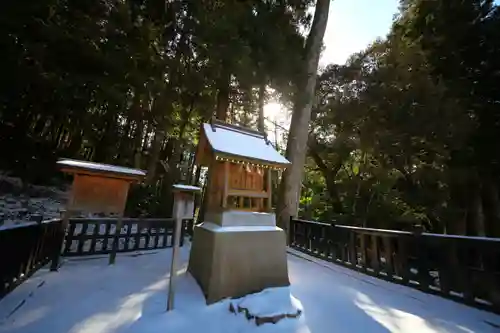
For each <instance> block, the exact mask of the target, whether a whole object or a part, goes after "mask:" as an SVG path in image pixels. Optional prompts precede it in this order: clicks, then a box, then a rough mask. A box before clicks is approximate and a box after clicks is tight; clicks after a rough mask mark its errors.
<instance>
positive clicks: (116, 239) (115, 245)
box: [109, 216, 122, 265]
mask: <svg viewBox="0 0 500 333" xmlns="http://www.w3.org/2000/svg"><path fill="white" fill-rule="evenodd" d="M121 229H122V217H121V216H119V217H118V220H117V221H116V227H115V234H114V237H113V241H112V242H113V243H112V245H111V252H110V254H109V264H110V265H113V264H114V263H115V260H116V253H117V252H118V249H119V244H118V242H119V240H120V233H121Z"/></svg>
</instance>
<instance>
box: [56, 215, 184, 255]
mask: <svg viewBox="0 0 500 333" xmlns="http://www.w3.org/2000/svg"><path fill="white" fill-rule="evenodd" d="M188 221H189V220H183V225H182V229H181V230H182V232H181V244H180V245H181V246H182V245H183V243H184V236H185V234H186V231H187V227H186V225H188ZM117 222H118V219H116V218H72V219H69V228H68V233H67V235H66V239H65V245H64V251H63V255H64V256H82V255H94V254H108V253H111V251H112V246H113V242H114V241H115V239H117V240H118V246H117V248H116V252H130V251H138V250H153V249H159V248H167V247H172V246H173V235H174V232H175V220H174V219H173V218H152V219H150V218H147V219H139V218H124V219H122V227H121V229H120V231H119V234H118V235H116V234H115V233H116V225H117Z"/></svg>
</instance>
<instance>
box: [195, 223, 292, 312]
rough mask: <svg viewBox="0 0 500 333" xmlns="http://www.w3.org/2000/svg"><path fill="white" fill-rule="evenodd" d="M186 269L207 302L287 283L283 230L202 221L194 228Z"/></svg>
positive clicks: (288, 282)
mask: <svg viewBox="0 0 500 333" xmlns="http://www.w3.org/2000/svg"><path fill="white" fill-rule="evenodd" d="M188 271H189V272H190V273H191V275H192V276H193V277H194V278H195V279H196V281H197V282H198V284H199V285H200V287H201V289H202V290H203V293H204V294H205V298H206V300H207V304H211V303H214V302H217V301H219V300H221V299H223V298H227V297H241V296H245V295H247V294H250V293H255V292H259V291H261V290H263V289H265V288H270V287H282V286H288V285H289V284H290V281H289V279H288V268H287V260H286V236H285V233H284V231H283V230H282V229H280V228H277V227H276V226H228V227H221V226H220V225H217V224H214V223H207V222H204V223H203V224H201V225H199V226H196V227H195V229H194V237H193V244H192V247H191V254H190V256H189V266H188Z"/></svg>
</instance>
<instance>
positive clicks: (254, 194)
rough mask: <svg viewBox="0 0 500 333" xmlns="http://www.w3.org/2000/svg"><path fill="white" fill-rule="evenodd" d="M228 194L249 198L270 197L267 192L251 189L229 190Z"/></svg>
mask: <svg viewBox="0 0 500 333" xmlns="http://www.w3.org/2000/svg"><path fill="white" fill-rule="evenodd" d="M228 196H232V197H248V198H269V194H268V193H267V192H253V191H249V190H229V192H228Z"/></svg>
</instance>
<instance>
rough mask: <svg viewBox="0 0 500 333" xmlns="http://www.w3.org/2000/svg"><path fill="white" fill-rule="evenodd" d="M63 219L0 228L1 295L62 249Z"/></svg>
mask: <svg viewBox="0 0 500 333" xmlns="http://www.w3.org/2000/svg"><path fill="white" fill-rule="evenodd" d="M61 241H62V222H61V220H59V219H58V220H50V221H45V222H41V223H36V222H31V223H26V224H22V225H15V226H9V227H0V272H1V273H0V298H2V297H3V296H4V295H6V294H7V293H8V292H9V291H11V290H12V289H14V288H15V287H16V286H17V285H19V284H20V283H21V282H23V281H24V280H26V279H27V278H28V277H29V276H31V275H32V274H33V273H34V272H36V271H37V270H38V269H39V268H40V267H42V266H44V265H46V264H47V263H48V262H49V261H50V260H54V259H55V260H57V254H58V253H59V251H60V250H61V247H60V246H61Z"/></svg>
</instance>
